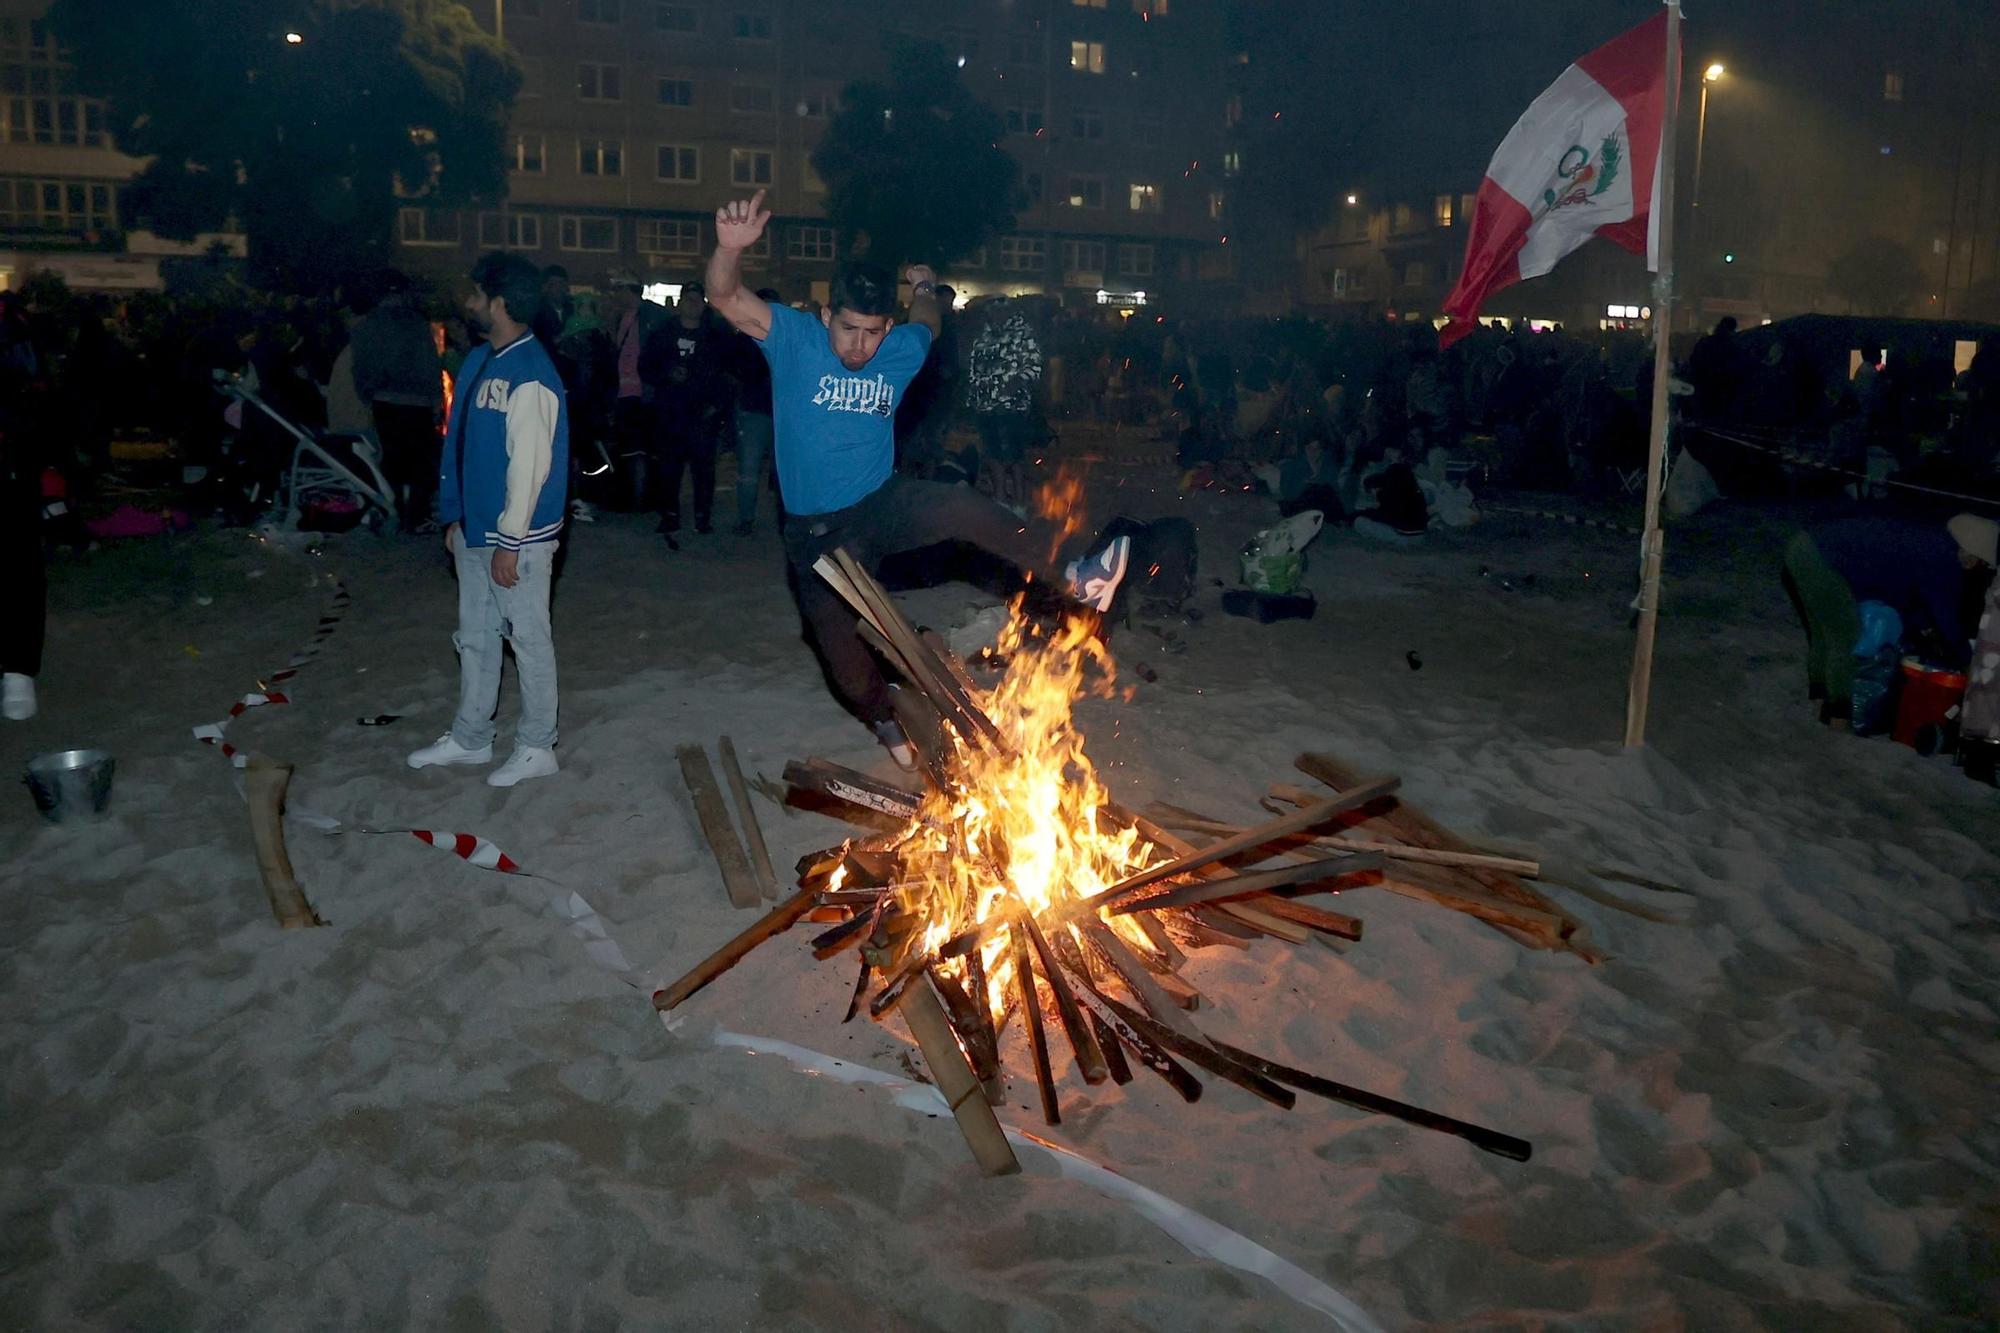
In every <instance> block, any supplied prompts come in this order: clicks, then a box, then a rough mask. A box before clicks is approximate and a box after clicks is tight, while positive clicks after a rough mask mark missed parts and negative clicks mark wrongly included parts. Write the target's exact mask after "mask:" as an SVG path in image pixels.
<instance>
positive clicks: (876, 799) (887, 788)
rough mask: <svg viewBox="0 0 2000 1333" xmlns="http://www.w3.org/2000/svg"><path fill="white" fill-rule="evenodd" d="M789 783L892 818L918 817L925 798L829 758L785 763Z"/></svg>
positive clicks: (786, 778) (786, 782)
mask: <svg viewBox="0 0 2000 1333" xmlns="http://www.w3.org/2000/svg"><path fill="white" fill-rule="evenodd" d="M785 785H786V786H787V787H790V788H791V789H792V790H794V791H807V792H814V793H817V794H818V795H821V796H827V797H831V798H832V799H834V800H836V801H844V802H846V803H847V804H849V805H855V806H860V807H861V808H862V809H864V810H872V811H874V812H875V813H876V814H878V815H887V816H889V817H890V818H892V819H904V820H907V819H915V818H916V816H917V810H918V808H919V806H920V805H921V803H922V800H923V798H922V797H920V796H918V795H917V794H916V793H914V792H910V791H905V790H904V789H903V788H901V787H898V786H896V785H895V784H894V783H892V782H884V781H883V780H882V779H880V778H874V777H870V776H869V775H868V774H866V773H862V772H858V771H857V770H855V769H852V768H846V767H843V766H842V765H840V764H836V763H834V762H832V761H831V760H828V759H807V760H806V761H805V762H804V763H800V762H799V761H798V760H796V759H795V760H793V761H792V762H790V763H788V764H786V765H785Z"/></svg>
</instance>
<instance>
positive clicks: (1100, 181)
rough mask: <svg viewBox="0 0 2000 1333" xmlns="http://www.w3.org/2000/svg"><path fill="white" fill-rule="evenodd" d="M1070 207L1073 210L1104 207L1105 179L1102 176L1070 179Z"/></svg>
mask: <svg viewBox="0 0 2000 1333" xmlns="http://www.w3.org/2000/svg"><path fill="white" fill-rule="evenodd" d="M1069 206H1070V207H1071V208H1102V207H1104V178H1103V177H1102V176H1071V177H1070V178H1069Z"/></svg>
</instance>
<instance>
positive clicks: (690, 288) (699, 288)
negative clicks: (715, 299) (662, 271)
mask: <svg viewBox="0 0 2000 1333" xmlns="http://www.w3.org/2000/svg"><path fill="white" fill-rule="evenodd" d="M690 294H692V295H695V296H699V297H701V298H702V299H703V300H706V299H708V288H707V287H706V286H704V285H703V284H701V283H699V282H684V283H682V284H681V295H682V296H687V295H690Z"/></svg>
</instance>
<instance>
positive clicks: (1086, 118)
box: [1069, 109, 1104, 139]
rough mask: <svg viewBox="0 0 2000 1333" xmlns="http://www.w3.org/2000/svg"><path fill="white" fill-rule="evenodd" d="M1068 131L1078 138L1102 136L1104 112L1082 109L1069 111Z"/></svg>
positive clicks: (1100, 137)
mask: <svg viewBox="0 0 2000 1333" xmlns="http://www.w3.org/2000/svg"><path fill="white" fill-rule="evenodd" d="M1069 132H1070V133H1071V134H1072V135H1074V136H1075V137H1076V138H1079V139H1102V138H1103V137H1104V113H1103V112H1102V111H1091V110H1088V109H1082V110H1077V111H1073V112H1071V113H1070V118H1069Z"/></svg>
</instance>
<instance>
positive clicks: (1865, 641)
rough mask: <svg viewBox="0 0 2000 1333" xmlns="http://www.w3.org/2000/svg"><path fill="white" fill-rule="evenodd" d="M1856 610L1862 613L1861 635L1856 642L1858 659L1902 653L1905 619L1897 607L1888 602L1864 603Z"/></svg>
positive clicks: (1855, 653) (1855, 649) (1855, 652)
mask: <svg viewBox="0 0 2000 1333" xmlns="http://www.w3.org/2000/svg"><path fill="white" fill-rule="evenodd" d="M1855 609H1856V610H1857V611H1859V612H1860V613H1861V635H1860V637H1859V638H1857V639H1855V641H1854V655H1855V656H1856V657H1871V658H1872V657H1874V656H1876V655H1877V654H1879V653H1885V652H1889V653H1894V652H1900V651H1902V647H1903V618H1902V617H1901V616H1900V615H1898V614H1896V608H1895V607H1893V606H1891V605H1889V604H1888V603H1887V602H1863V603H1861V604H1860V605H1859V606H1858V607H1856V608H1855Z"/></svg>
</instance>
